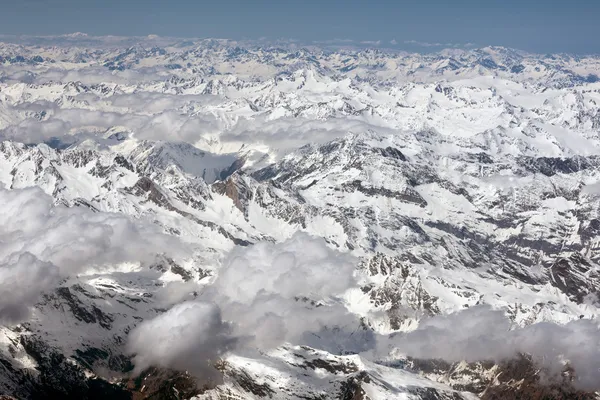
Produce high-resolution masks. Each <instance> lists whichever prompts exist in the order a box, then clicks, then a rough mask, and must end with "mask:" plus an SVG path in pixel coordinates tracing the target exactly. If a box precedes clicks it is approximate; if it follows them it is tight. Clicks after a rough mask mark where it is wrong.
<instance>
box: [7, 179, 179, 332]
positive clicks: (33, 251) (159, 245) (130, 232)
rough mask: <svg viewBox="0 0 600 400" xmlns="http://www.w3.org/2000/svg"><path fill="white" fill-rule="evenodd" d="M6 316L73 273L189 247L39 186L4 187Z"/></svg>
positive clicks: (12, 317) (14, 316)
mask: <svg viewBox="0 0 600 400" xmlns="http://www.w3.org/2000/svg"><path fill="white" fill-rule="evenodd" d="M0 203H1V204H2V205H3V208H2V211H1V212H0V321H6V322H18V321H20V320H21V319H23V318H26V317H27V311H28V309H29V307H31V306H33V305H34V304H35V302H36V301H37V299H38V298H39V295H40V294H41V293H42V292H46V291H50V290H52V289H53V288H54V287H56V285H57V284H58V282H59V281H60V280H61V279H62V278H65V277H67V276H71V275H74V274H78V273H80V272H82V271H84V270H86V269H91V268H102V267H104V266H108V265H114V264H118V263H122V262H150V261H151V260H153V259H154V256H155V254H156V253H159V252H164V253H169V254H171V253H175V254H177V255H178V256H181V257H183V256H185V255H186V254H187V251H186V250H185V248H184V246H183V245H182V244H181V243H179V241H178V240H177V239H176V238H174V237H171V236H167V235H163V234H161V233H159V232H158V230H157V228H156V227H155V226H154V225H152V224H150V223H148V224H145V223H143V222H141V221H132V220H131V219H129V218H128V217H126V216H124V215H121V214H112V213H102V212H92V211H90V210H88V209H84V208H80V207H74V208H67V207H63V206H54V205H53V201H52V198H51V197H50V196H48V195H46V194H45V193H44V192H43V191H42V190H41V189H39V188H28V189H19V190H4V189H0Z"/></svg>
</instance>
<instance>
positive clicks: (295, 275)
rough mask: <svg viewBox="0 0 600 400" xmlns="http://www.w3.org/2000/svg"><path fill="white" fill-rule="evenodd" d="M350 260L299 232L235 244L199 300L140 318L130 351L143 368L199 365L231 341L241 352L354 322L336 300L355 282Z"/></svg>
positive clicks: (353, 263) (297, 340)
mask: <svg viewBox="0 0 600 400" xmlns="http://www.w3.org/2000/svg"><path fill="white" fill-rule="evenodd" d="M355 266H356V260H355V259H354V257H352V256H350V255H348V254H344V253H339V252H337V251H334V250H332V249H330V248H329V247H327V245H326V244H325V242H324V240H323V239H320V238H319V239H317V238H313V237H311V236H308V235H306V234H302V233H298V234H296V235H294V236H293V237H292V238H291V239H289V240H286V241H285V242H283V243H278V244H273V243H258V244H256V245H253V246H251V247H247V248H241V247H240V248H236V249H235V250H233V251H232V252H231V254H230V255H229V256H228V257H227V258H226V260H225V261H224V263H223V266H222V267H221V269H220V270H219V275H218V277H217V278H216V280H215V281H214V283H213V285H211V286H210V288H208V289H207V290H206V291H205V292H204V293H203V294H202V295H200V297H199V298H198V300H196V301H193V302H186V303H182V304H180V305H177V306H175V307H173V308H172V309H171V310H170V311H169V312H167V313H166V314H164V315H161V316H159V317H157V318H155V319H153V320H149V321H145V322H143V323H142V324H140V325H139V326H138V327H137V328H136V329H135V330H134V331H133V332H132V334H131V335H130V350H131V351H132V352H134V353H136V362H138V363H141V365H142V368H143V367H146V366H149V365H161V366H164V367H185V368H186V369H192V370H195V371H198V370H202V368H203V367H202V363H204V367H206V361H207V360H214V359H215V357H218V356H219V355H220V354H222V353H224V352H226V351H227V350H229V349H231V348H232V346H234V344H235V349H236V350H238V351H244V350H248V349H255V348H258V349H269V348H273V347H275V346H278V345H280V344H282V343H284V342H293V343H302V342H303V341H304V340H305V338H306V336H307V335H308V336H313V335H312V334H313V333H316V332H320V331H321V330H323V329H324V328H326V327H327V328H333V327H335V326H343V325H345V324H348V323H354V322H356V320H355V318H354V316H352V315H350V314H349V313H348V312H347V310H346V308H345V306H344V305H343V302H342V301H341V300H340V299H339V298H338V296H339V295H341V294H343V293H344V292H345V291H346V290H347V289H348V288H350V287H353V286H355V285H356V282H355V280H354V278H353V273H354V268H355ZM211 304H212V305H211ZM223 321H226V323H224V322H223ZM354 327H356V326H354ZM337 335H340V337H339V340H340V341H343V340H345V338H344V337H343V335H341V334H339V333H337ZM327 340H328V341H335V340H336V338H335V337H333V336H331V337H329V338H328V339H327ZM175 342H176V345H175V346H174V348H171V346H170V345H168V344H169V343H175ZM311 344H314V343H311ZM323 344H324V345H326V346H330V345H332V343H330V342H327V343H323ZM190 358H193V359H194V360H195V361H193V360H190ZM190 363H193V365H190ZM195 363H199V364H195Z"/></svg>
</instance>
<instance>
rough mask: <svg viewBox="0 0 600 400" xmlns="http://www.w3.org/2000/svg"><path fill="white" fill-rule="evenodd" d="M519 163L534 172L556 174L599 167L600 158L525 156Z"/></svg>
mask: <svg viewBox="0 0 600 400" xmlns="http://www.w3.org/2000/svg"><path fill="white" fill-rule="evenodd" d="M517 163H518V164H519V165H520V166H522V167H523V168H525V169H526V170H527V171H529V172H532V173H540V174H544V175H546V176H553V175H556V174H572V173H575V172H579V171H582V170H585V169H588V168H592V167H598V165H600V160H599V159H598V158H597V157H573V158H557V157H537V158H533V157H523V158H520V159H518V160H517Z"/></svg>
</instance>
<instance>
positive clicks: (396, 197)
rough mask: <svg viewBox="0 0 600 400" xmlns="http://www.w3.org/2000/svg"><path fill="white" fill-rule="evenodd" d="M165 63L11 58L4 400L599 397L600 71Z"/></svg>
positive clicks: (154, 54)
mask: <svg viewBox="0 0 600 400" xmlns="http://www.w3.org/2000/svg"><path fill="white" fill-rule="evenodd" d="M156 40H158V39H157V38H148V39H146V40H144V41H140V42H139V43H134V44H131V43H129V42H127V43H128V44H127V46H126V47H123V44H119V43H120V42H118V41H117V42H115V41H113V42H109V41H102V40H100V39H99V38H94V39H93V40H92V38H89V37H86V36H81V35H75V36H69V37H62V38H60V40H59V38H57V39H56V43H55V44H54V45H46V44H39V43H38V44H32V43H27V44H9V43H4V44H1V45H0V138H1V139H2V142H0V185H1V187H2V188H1V189H0V198H1V199H2V204H3V206H4V207H3V211H2V212H0V218H1V219H0V226H2V228H1V229H0V260H1V261H0V324H1V325H0V395H3V394H6V395H10V396H14V397H16V398H56V397H57V396H60V397H63V398H108V397H111V398H132V396H133V397H134V398H192V397H193V398H197V399H231V398H236V399H258V398H274V399H296V398H305V399H329V398H332V399H333V398H336V399H371V400H376V399H475V398H484V399H504V398H532V399H538V398H539V399H541V398H561V399H571V398H581V399H588V398H589V399H594V398H598V394H597V392H596V391H598V390H600V386H598V385H597V382H598V381H600V379H599V378H600V376H598V371H599V370H600V369H599V368H600V365H599V364H598V360H599V359H600V358H599V356H600V342H599V339H598V338H599V337H600V335H599V334H600V332H598V324H597V317H598V315H599V313H600V308H599V307H600V305H599V304H600V298H599V293H600V253H599V251H598V250H599V247H600V237H599V233H600V222H599V220H600V216H599V213H600V190H599V189H598V188H599V187H600V186H599V183H600V136H599V132H600V131H599V130H600V82H598V76H599V74H600V71H599V70H600V58H598V57H593V56H588V57H575V56H569V55H533V54H526V53H523V52H520V51H515V50H511V49H505V48H497V47H493V48H492V47H489V48H483V49H475V50H456V49H455V50H446V51H442V52H439V53H435V54H409V53H403V52H393V51H383V50H363V49H337V50H332V49H319V48H315V47H307V48H297V46H296V47H294V45H285V46H284V45H281V46H265V45H257V44H253V43H250V44H249V43H243V44H241V43H236V42H231V41H222V40H203V41H176V40H164V39H161V40H160V46H159V45H156V43H152V42H153V41H156ZM43 43H46V42H43ZM110 43H117V44H113V45H111V44H110Z"/></svg>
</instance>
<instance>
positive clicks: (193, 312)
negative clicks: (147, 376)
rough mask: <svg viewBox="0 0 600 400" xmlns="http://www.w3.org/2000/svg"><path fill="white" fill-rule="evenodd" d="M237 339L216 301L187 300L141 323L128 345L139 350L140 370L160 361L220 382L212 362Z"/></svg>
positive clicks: (161, 363) (130, 348)
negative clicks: (225, 321)
mask: <svg viewBox="0 0 600 400" xmlns="http://www.w3.org/2000/svg"><path fill="white" fill-rule="evenodd" d="M234 343H235V340H234V339H233V338H232V337H231V335H230V334H229V326H228V325H227V324H226V323H224V322H223V320H222V318H221V313H220V310H219V308H218V307H217V306H216V305H214V304H210V303H202V302H185V303H181V304H178V305H176V306H174V307H173V308H171V309H170V310H169V311H167V312H165V313H164V314H161V315H160V316H158V317H156V318H154V319H152V320H148V321H145V322H144V323H142V324H140V325H139V326H138V327H137V328H136V329H134V330H133V331H132V332H131V333H130V334H129V342H128V347H129V350H130V351H131V352H132V353H135V354H136V355H135V358H134V362H135V368H136V369H135V372H137V373H140V372H141V371H143V370H144V369H146V368H148V367H151V366H156V365H160V366H163V367H167V368H173V369H177V370H182V371H189V372H190V373H192V374H194V375H196V376H197V377H202V379H203V380H205V381H213V382H215V383H217V382H216V381H218V377H219V374H218V372H217V371H216V370H215V369H214V368H212V367H211V364H212V363H213V362H214V361H217V360H218V358H219V357H220V356H221V355H222V354H223V353H224V352H225V351H227V349H228V348H229V347H230V346H232V345H233V344H234Z"/></svg>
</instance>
